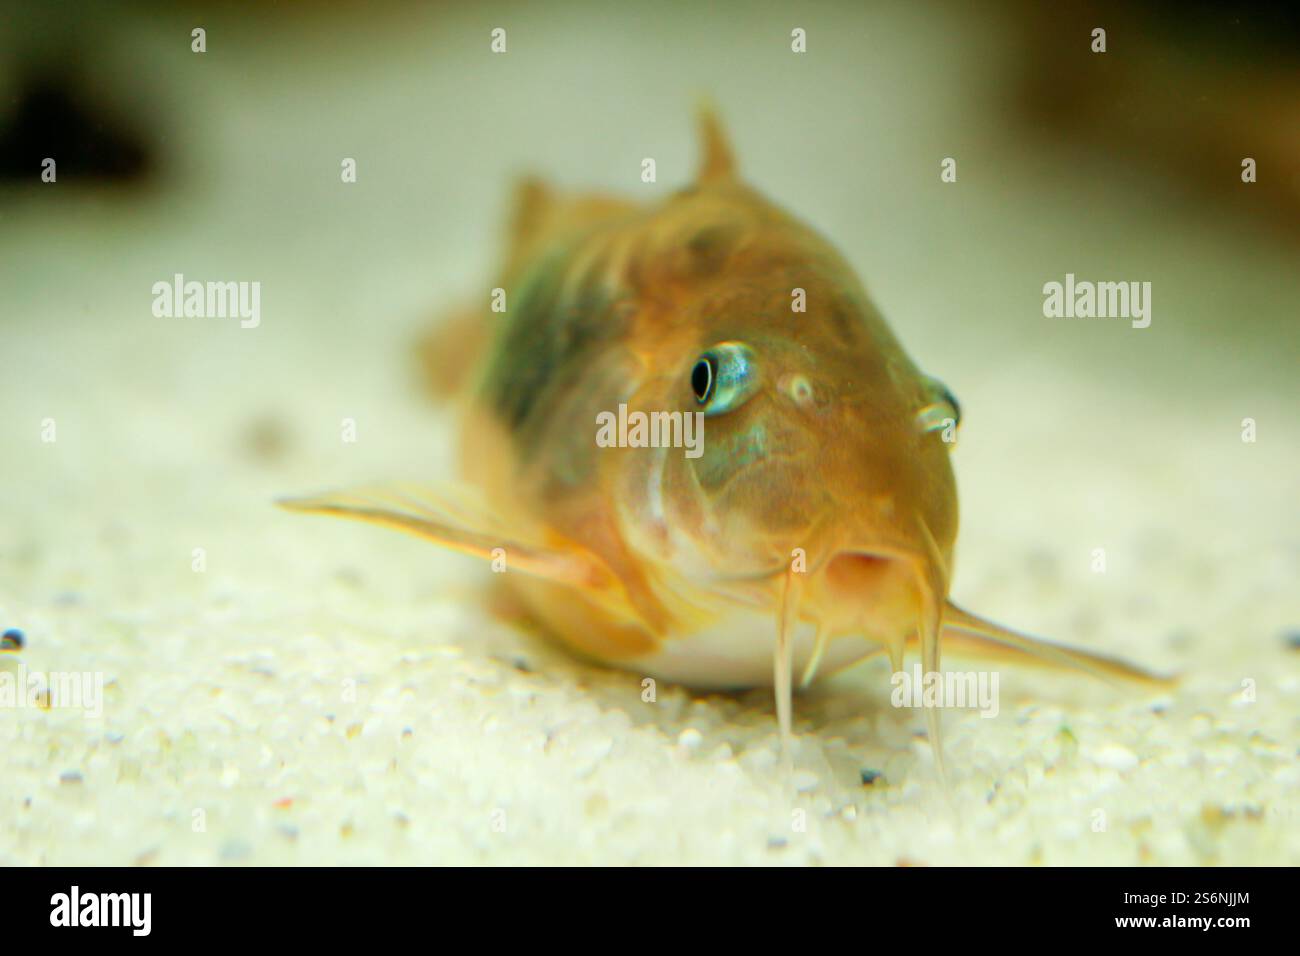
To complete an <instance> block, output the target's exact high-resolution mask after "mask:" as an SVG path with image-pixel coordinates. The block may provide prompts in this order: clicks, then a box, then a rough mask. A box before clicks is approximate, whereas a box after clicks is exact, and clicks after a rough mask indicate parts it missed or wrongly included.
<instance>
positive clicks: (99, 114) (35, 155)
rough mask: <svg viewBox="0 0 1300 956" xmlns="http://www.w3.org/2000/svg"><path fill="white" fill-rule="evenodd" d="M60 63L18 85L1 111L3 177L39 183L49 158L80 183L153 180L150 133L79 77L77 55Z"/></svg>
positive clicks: (0, 164)
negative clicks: (74, 64) (44, 162)
mask: <svg viewBox="0 0 1300 956" xmlns="http://www.w3.org/2000/svg"><path fill="white" fill-rule="evenodd" d="M60 59H61V60H62V61H63V62H62V63H49V64H44V65H43V66H41V67H39V68H37V69H33V70H30V71H29V72H27V73H26V74H25V75H23V76H22V77H21V78H20V79H19V80H18V81H17V82H16V83H14V84H13V88H14V89H15V91H16V92H14V93H13V95H12V96H11V97H10V101H9V103H8V104H7V108H6V109H5V110H4V112H3V113H0V179H7V180H16V181H19V182H28V183H34V182H37V181H38V177H39V174H40V170H41V163H42V162H43V161H44V160H45V159H46V158H47V157H50V158H53V159H54V160H55V161H56V162H57V164H58V165H57V170H58V173H59V174H61V175H63V176H66V177H68V178H69V179H72V180H74V181H76V180H86V179H100V180H111V181H116V182H120V183H130V182H135V181H139V180H142V179H145V178H146V177H148V176H149V175H150V173H151V172H153V170H154V168H155V165H156V156H155V151H154V149H153V148H152V147H151V146H150V145H149V140H148V139H147V137H146V136H145V134H144V132H143V131H142V130H141V128H139V126H138V125H137V124H136V123H134V122H132V121H130V120H128V119H127V118H126V117H125V116H123V115H121V113H120V112H119V111H118V110H116V109H114V108H113V107H112V106H111V105H109V103H107V102H106V101H105V99H104V98H103V97H102V96H100V95H99V94H97V93H96V92H95V90H94V89H93V88H92V87H91V85H90V84H89V83H87V82H85V81H84V80H83V79H81V78H80V77H79V76H78V74H77V72H76V71H75V69H74V68H72V67H71V66H70V65H69V64H71V63H72V62H75V58H74V57H72V56H66V57H61V58H60ZM110 92H111V91H110Z"/></svg>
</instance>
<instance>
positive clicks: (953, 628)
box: [943, 601, 1176, 686]
mask: <svg viewBox="0 0 1300 956" xmlns="http://www.w3.org/2000/svg"><path fill="white" fill-rule="evenodd" d="M943 629H944V638H945V640H946V641H948V642H949V647H950V649H954V650H958V651H959V652H960V651H961V650H967V651H972V652H974V653H977V654H985V655H989V654H991V655H993V656H1004V657H1008V658H1016V657H1025V656H1028V657H1033V658H1036V659H1037V660H1038V662H1039V663H1044V664H1048V665H1050V666H1054V667H1060V668H1065V669H1070V670H1079V671H1083V672H1085V673H1087V674H1090V675H1092V676H1093V677H1097V678H1100V679H1102V680H1106V681H1111V682H1113V681H1116V680H1126V681H1135V682H1138V683H1142V684H1150V685H1163V686H1169V685H1172V684H1173V683H1175V680H1176V679H1175V678H1173V677H1170V676H1166V675H1161V674H1155V673H1153V672H1151V671H1148V670H1145V669H1144V668H1141V667H1138V666H1137V665H1135V664H1130V663H1128V662H1127V661H1123V660H1120V659H1119V658H1117V657H1110V656H1108V655H1105V654H1098V653H1096V652H1093V651H1084V650H1079V649H1078V648H1074V647H1067V646H1065V645H1063V644H1055V643H1053V642H1051V641H1046V640H1043V639H1042V638H1037V637H1030V636H1029V635H1028V634H1021V633H1019V632H1018V631H1012V630H1010V629H1008V628H1005V627H1002V626H1001V625H999V624H995V623H993V622H992V621H989V620H986V619H984V618H982V617H980V616H978V615H976V614H972V613H971V612H970V611H967V610H964V609H962V608H960V607H958V606H957V605H955V604H953V603H952V602H951V601H949V602H948V604H947V607H946V608H945V609H944V615H943Z"/></svg>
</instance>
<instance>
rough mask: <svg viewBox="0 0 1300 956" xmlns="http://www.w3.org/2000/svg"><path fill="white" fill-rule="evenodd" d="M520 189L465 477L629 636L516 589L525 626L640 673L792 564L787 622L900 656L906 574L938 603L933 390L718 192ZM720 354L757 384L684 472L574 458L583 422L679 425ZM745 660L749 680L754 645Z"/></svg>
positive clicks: (597, 617) (680, 466) (829, 281)
mask: <svg viewBox="0 0 1300 956" xmlns="http://www.w3.org/2000/svg"><path fill="white" fill-rule="evenodd" d="M541 188H542V187H537V186H535V185H530V186H528V187H525V190H526V191H525V198H524V202H523V203H521V206H522V210H521V212H520V213H519V214H518V215H517V217H516V241H515V243H514V246H513V248H512V251H511V254H510V256H509V262H508V264H507V268H506V270H505V275H504V278H503V279H502V280H501V281H502V283H503V288H505V289H506V292H507V296H508V301H509V303H510V306H509V309H508V311H507V313H506V315H505V316H494V318H495V319H498V320H501V319H504V321H503V322H502V325H501V328H500V330H499V332H498V335H497V337H496V340H495V342H494V343H493V345H492V347H491V350H490V352H489V353H488V355H487V356H486V357H485V360H484V364H483V367H482V370H481V372H480V374H479V375H478V376H477V377H476V379H475V381H474V384H473V387H472V391H471V393H470V401H469V405H468V411H467V418H466V427H465V428H464V436H465V439H464V447H463V460H464V462H465V463H466V477H467V478H468V479H469V480H470V481H472V482H474V483H475V484H478V485H480V486H481V487H483V488H485V489H486V491H487V493H488V496H489V498H490V499H491V500H492V501H494V502H496V503H498V505H499V506H500V507H501V508H502V509H503V510H504V511H506V512H507V513H509V512H516V513H518V514H519V515H520V516H521V517H522V516H525V515H527V516H529V517H536V516H541V517H543V518H544V520H545V522H546V524H547V525H548V526H549V527H551V528H553V529H554V531H555V532H556V533H557V534H558V535H560V536H562V538H564V539H568V540H572V541H576V542H580V543H581V544H582V545H583V546H584V547H586V548H589V549H591V550H592V551H594V552H595V553H596V554H598V555H600V557H601V558H602V559H603V560H604V561H605V562H606V563H607V564H608V566H609V567H610V568H611V569H612V570H613V572H614V573H615V574H616V575H617V576H618V577H619V578H620V579H621V580H622V581H623V583H624V585H625V586H626V588H627V594H628V599H629V602H630V604H631V606H632V607H633V608H634V609H635V611H636V614H637V617H638V618H639V620H638V621H636V622H633V623H629V622H627V621H620V620H611V619H610V618H609V615H608V614H607V613H606V611H605V610H604V609H602V608H599V607H594V606H591V605H590V604H588V603H587V602H585V601H584V600H583V597H582V595H581V594H575V593H574V592H573V591H572V590H571V589H566V588H562V587H556V586H554V585H551V584H549V583H548V582H545V581H537V580H523V579H519V578H516V579H515V582H514V583H515V584H516V586H517V587H518V588H519V589H520V590H521V591H522V593H523V595H524V597H525V599H526V601H527V603H528V604H529V606H530V607H531V609H532V610H533V612H534V613H536V614H537V615H538V616H539V617H541V618H542V619H543V620H544V621H545V622H546V623H547V624H548V625H550V627H551V629H552V630H554V631H555V632H556V633H557V634H559V635H560V636H562V637H564V638H565V639H566V640H568V641H569V642H570V643H572V644H574V645H576V646H577V647H579V648H580V649H581V650H584V651H586V652H588V653H592V654H594V655H596V656H599V657H601V658H604V659H622V660H634V659H635V660H639V659H644V658H645V657H646V656H647V655H652V654H653V652H654V651H655V649H657V648H659V646H660V645H661V644H662V643H663V642H665V641H672V640H682V641H689V640H691V637H692V635H693V634H696V633H699V632H702V631H706V630H708V629H710V628H716V627H717V626H719V622H722V623H721V626H722V627H723V628H724V629H725V627H726V624H725V619H726V618H727V617H728V616H729V615H730V613H731V612H732V610H734V608H733V607H732V605H734V604H736V603H737V602H739V603H740V604H742V605H746V606H754V607H759V608H767V607H771V606H772V605H773V604H774V602H775V600H776V594H777V591H778V586H779V582H780V578H781V575H783V574H784V572H785V571H786V569H787V568H788V567H790V565H791V562H792V559H793V556H794V555H795V553H796V549H799V550H800V551H802V553H803V554H805V555H806V561H807V573H808V575H809V586H808V596H807V600H806V601H805V603H804V611H803V617H804V618H805V619H806V620H817V621H821V622H823V623H825V624H826V625H828V626H830V627H832V628H834V629H836V630H838V631H841V632H843V633H852V632H861V631H862V630H863V628H864V625H868V626H869V627H871V628H872V629H874V630H876V631H877V633H873V634H871V635H870V636H871V638H872V639H873V640H875V641H878V642H883V643H893V642H896V641H901V640H903V639H904V638H905V636H906V635H907V634H909V633H911V632H912V631H913V630H914V629H915V627H916V619H917V615H918V613H919V612H920V606H921V595H920V593H919V591H918V588H919V587H920V584H919V578H918V575H922V576H924V577H926V578H927V580H928V581H929V582H932V583H933V584H934V586H936V587H939V588H941V593H940V594H939V600H942V598H943V597H944V596H945V595H946V590H947V581H948V577H949V569H950V565H951V555H952V547H953V541H954V539H955V536H956V528H957V507H956V492H955V484H954V479H953V473H952V469H951V466H950V464H949V461H948V448H949V445H948V444H947V443H945V442H943V441H941V440H940V438H939V436H938V435H937V434H934V433H932V432H924V431H922V430H920V429H919V428H918V427H917V421H916V416H917V413H918V411H919V410H920V409H922V408H923V407H925V406H926V405H927V404H929V403H931V402H932V401H933V400H934V394H933V383H932V381H931V380H929V379H927V378H926V377H925V376H923V375H922V374H921V373H920V372H919V371H918V370H917V368H916V367H915V366H914V365H913V363H912V362H911V361H910V360H909V359H908V357H907V356H906V354H905V353H904V352H903V350H902V348H901V347H900V345H899V343H898V341H897V340H896V339H895V338H894V336H893V334H892V333H891V332H890V330H889V329H888V327H887V326H886V325H885V323H884V321H883V320H882V319H881V317H880V315H879V314H878V313H877V311H876V310H875V308H874V307H873V306H872V305H871V303H870V301H869V299H868V298H867V295H866V293H865V291H864V290H863V288H862V286H861V284H860V283H859V281H858V280H857V278H856V277H855V276H854V274H853V271H852V269H851V268H850V267H849V266H848V265H847V263H846V262H845V261H844V260H843V259H842V257H841V256H840V255H839V254H838V253H836V252H835V250H834V249H833V248H832V247H831V246H830V245H829V243H827V242H826V241H825V240H823V239H822V238H821V237H820V236H818V235H817V234H816V233H815V232H814V231H813V230H811V229H810V228H808V227H807V226H805V225H803V224H802V223H800V222H799V221H797V220H796V219H794V218H793V217H791V216H789V215H788V214H786V213H785V212H783V211H782V210H780V209H778V208H777V207H776V206H774V205H773V204H771V203H770V202H768V201H767V200H765V199H764V198H763V197H762V196H761V195H759V194H758V193H757V192H756V191H755V190H753V189H751V188H750V187H748V186H747V185H745V184H743V183H741V182H740V181H739V180H737V179H736V178H735V177H734V176H732V175H720V176H714V177H712V178H706V179H705V181H702V182H700V183H698V184H697V185H695V186H694V187H692V188H689V189H685V190H682V191H681V192H679V193H677V194H675V195H674V196H672V197H671V198H669V199H668V200H666V201H664V202H662V203H659V204H657V205H654V206H651V207H649V208H638V207H635V206H631V205H629V204H627V203H620V202H615V201H608V200H594V201H579V202H578V203H568V204H565V203H564V202H562V201H555V200H553V199H547V198H546V197H544V196H542V195H539V194H538V193H537V190H539V189H541ZM547 206H549V208H546V209H543V208H542V207H547ZM796 289H801V290H803V296H804V299H805V302H806V311H804V312H796V311H794V310H793V309H792V302H793V301H794V298H793V296H794V290H796ZM730 341H736V342H742V343H745V344H746V345H747V346H749V347H750V348H751V349H752V350H753V353H754V355H755V356H756V363H755V364H756V374H757V375H759V376H761V383H762V385H761V388H760V389H759V390H758V391H757V393H756V394H755V395H754V396H753V397H752V398H751V399H750V400H749V401H747V402H745V403H744V404H743V405H741V406H740V407H739V408H737V409H735V410H734V411H731V412H728V413H726V414H720V415H711V416H710V417H708V418H707V419H706V420H705V438H704V442H703V454H702V456H701V457H699V458H694V459H692V458H687V457H686V456H685V455H684V454H683V453H682V450H681V449H671V450H667V451H665V450H661V449H652V448H601V447H598V446H597V445H596V443H595V441H594V432H595V422H596V417H597V415H598V414H599V413H600V412H603V411H612V410H615V409H617V408H618V406H619V405H620V404H626V405H627V406H628V407H629V409H633V410H635V409H642V410H646V411H651V410H667V411H678V412H682V413H686V414H689V413H692V412H695V411H698V408H699V406H698V403H697V402H696V399H695V397H694V395H693V393H692V391H691V383H690V375H691V370H692V367H693V365H694V363H695V361H696V359H697V357H698V356H699V355H700V353H701V352H702V351H704V350H705V349H708V348H709V347H710V346H712V345H714V344H715V343H719V342H730ZM927 539H928V540H927ZM837 555H845V556H846V557H845V560H843V561H841V562H839V563H838V564H837V565H836V566H835V568H834V569H832V570H831V571H830V572H828V571H827V567H828V565H830V563H831V561H832V559H833V558H835V557H836V556H837ZM922 566H924V570H921V571H918V568H920V567H922ZM720 595H721V596H722V598H721V599H719V596H720ZM763 613H764V614H765V615H767V617H768V619H769V620H770V614H769V613H768V611H767V610H764V611H763ZM745 626H752V625H749V624H747V625H745ZM752 640H753V643H754V652H755V655H756V656H762V657H764V658H766V659H768V660H770V655H771V633H770V625H769V629H768V633H763V634H754V635H753V638H752ZM736 643H739V642H736ZM745 653H748V652H745ZM769 666H770V665H769Z"/></svg>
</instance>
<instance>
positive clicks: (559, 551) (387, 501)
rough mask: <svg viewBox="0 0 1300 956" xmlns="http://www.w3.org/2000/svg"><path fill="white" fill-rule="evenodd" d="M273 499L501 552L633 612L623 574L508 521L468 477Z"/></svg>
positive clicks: (546, 533) (474, 551) (480, 552)
mask: <svg viewBox="0 0 1300 956" xmlns="http://www.w3.org/2000/svg"><path fill="white" fill-rule="evenodd" d="M276 504H278V505H280V507H282V508H287V509H288V510H290V511H305V512H311V513H314V514H329V515H337V516H339V517H342V518H352V519H355V520H358V521H369V522H371V523H373V524H378V525H384V526H385V527H389V528H396V529H397V530H399V531H405V532H408V533H409V534H414V535H418V536H420V537H422V538H427V539H429V540H430V541H433V542H435V543H437V544H440V545H442V546H443V547H446V548H451V549H452V550H454V551H460V552H462V553H464V554H470V555H474V556H476V557H480V558H485V559H488V560H493V559H498V558H502V559H504V560H505V562H506V564H505V567H506V570H508V571H517V572H520V573H523V574H528V575H532V576H533V577H537V578H542V579H545V580H547V581H550V582H552V583H555V584H560V585H565V586H568V587H573V588H577V589H579V590H581V591H582V592H583V593H584V594H586V595H587V596H588V597H591V598H593V599H595V600H596V601H598V602H599V603H601V604H603V605H606V606H607V607H608V609H609V610H611V611H615V612H618V613H619V614H620V615H622V616H625V617H632V616H634V614H633V612H632V611H631V609H630V607H629V605H628V602H627V597H626V593H625V591H624V589H623V585H622V582H621V581H620V580H619V579H618V577H617V576H616V575H615V574H614V573H613V572H612V571H611V570H610V569H609V567H608V566H607V565H606V564H605V562H604V561H602V560H601V558H600V557H599V556H598V555H596V554H594V553H593V552H591V551H589V550H588V549H586V548H584V547H582V546H581V545H579V544H578V543H576V542H574V541H570V540H568V539H565V538H563V537H562V536H560V535H558V534H557V533H555V532H553V531H550V530H549V529H546V528H543V527H539V526H529V525H527V524H526V523H520V522H518V521H510V522H507V521H506V520H505V519H504V518H502V517H501V516H500V515H498V514H496V513H495V512H494V511H492V509H491V508H489V507H488V506H487V505H486V504H485V503H484V502H483V500H482V496H481V495H479V494H478V493H477V492H476V491H475V490H474V489H473V488H470V487H467V486H465V485H459V484H454V483H445V484H438V485H426V484H411V483H405V484H388V485H376V486H371V487H364V488H356V489H352V490H349V491H341V492H334V493H330V494H324V495H320V496H317V497H311V498H281V499H279V500H278V501H277V502H276ZM498 549H499V550H498Z"/></svg>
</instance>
